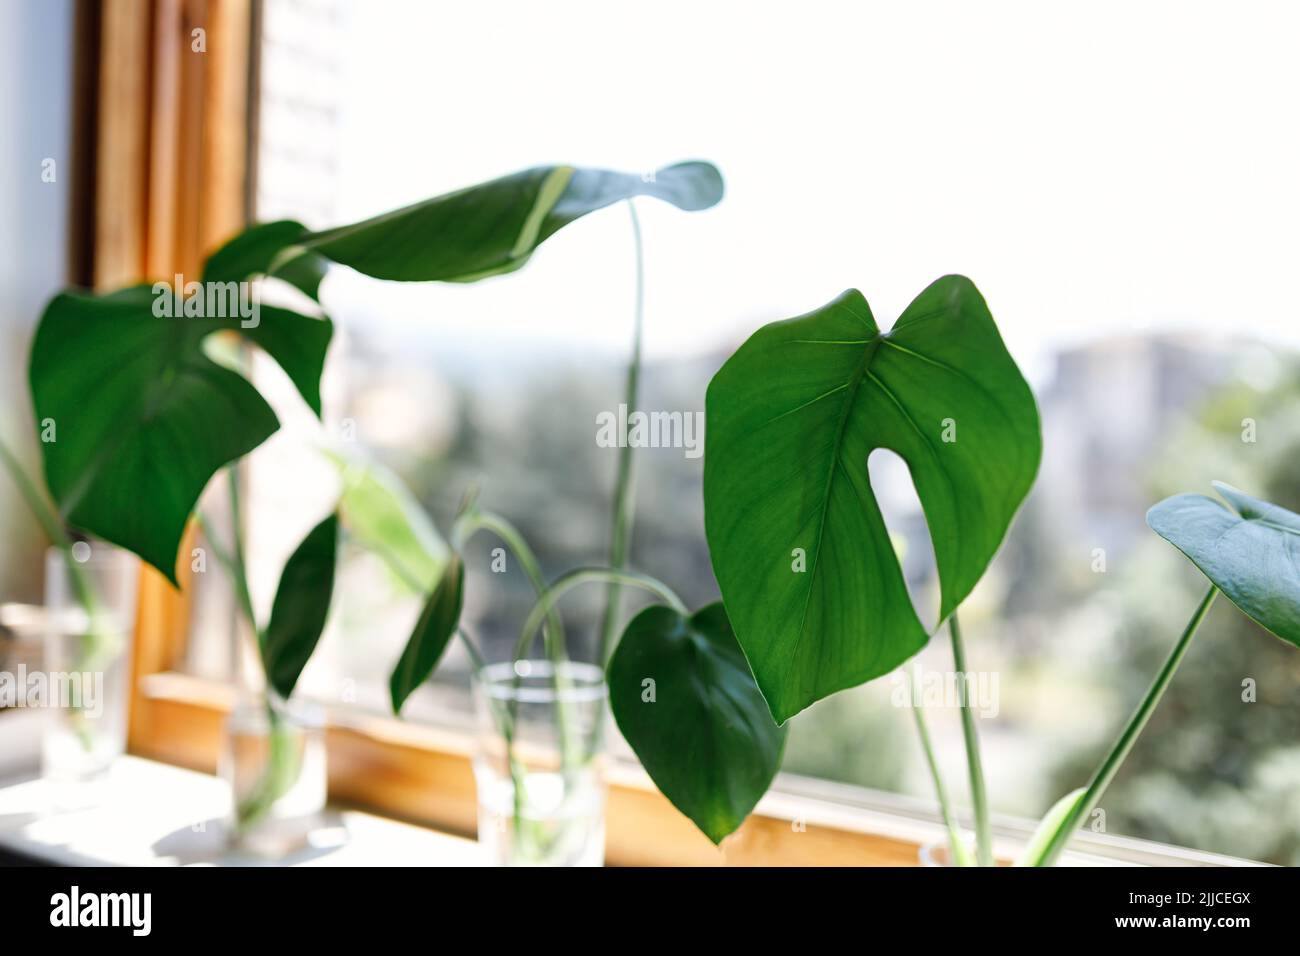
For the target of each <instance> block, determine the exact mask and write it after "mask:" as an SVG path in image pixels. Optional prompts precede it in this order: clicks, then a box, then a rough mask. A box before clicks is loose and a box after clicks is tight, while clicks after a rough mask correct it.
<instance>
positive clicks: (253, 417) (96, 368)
mask: <svg viewBox="0 0 1300 956" xmlns="http://www.w3.org/2000/svg"><path fill="white" fill-rule="evenodd" d="M156 301H158V299H157V297H156V296H155V294H154V292H153V291H152V290H151V288H150V287H149V286H135V287H133V288H129V289H124V290H122V291H120V292H115V293H113V294H111V295H105V296H93V295H89V294H83V293H79V292H64V293H62V294H60V295H58V296H56V297H55V298H54V299H53V300H52V301H51V302H50V304H49V306H48V307H47V308H46V310H45V314H44V315H43V316H42V317H41V322H40V325H39V326H38V327H37V330H36V335H35V338H34V340H33V342H32V352H31V362H30V366H29V376H30V381H31V389H32V400H33V405H34V407H35V410H36V421H37V426H38V428H39V429H40V430H41V431H42V434H43V436H44V440H43V441H42V443H41V452H42V454H43V456H44V465H45V479H46V483H47V485H48V487H49V490H50V494H51V496H52V497H53V498H54V500H55V502H56V503H57V504H58V506H59V509H60V511H61V512H62V514H63V516H64V518H65V520H67V521H68V522H69V523H71V524H73V525H75V526H77V527H79V528H83V529H85V530H86V531H89V532H92V533H94V534H97V535H99V536H100V537H101V538H104V539H105V540H108V541H111V542H113V543H115V544H118V545H121V546H122V547H124V548H126V549H128V550H130V551H133V552H135V553H136V554H138V555H139V556H140V557H141V558H143V559H144V560H145V561H147V562H149V563H150V564H152V565H153V566H154V567H156V568H157V569H158V570H159V571H161V572H162V573H163V574H165V575H166V576H167V578H168V579H169V580H170V581H172V583H173V584H174V583H175V582H176V578H175V564H176V554H177V551H178V549H179V547H180V540H181V535H182V534H183V533H184V530H185V524H186V522H187V521H188V520H189V516H190V514H191V512H192V511H193V510H194V506H195V504H196V502H197V501H198V499H199V495H200V494H201V493H202V491H203V489H204V487H205V486H206V485H207V483H208V480H209V479H210V478H211V477H212V476H213V474H215V473H216V471H217V470H218V469H219V468H221V467H222V466H223V465H225V464H226V463H228V462H231V461H234V460H235V459H237V458H239V457H240V456H241V455H244V454H246V453H247V452H249V451H252V450H253V449H254V448H256V447H257V446H258V445H260V444H261V443H262V442H263V441H265V440H266V438H267V437H268V436H269V435H271V433H272V432H274V431H275V430H276V429H277V428H278V427H279V422H278V421H277V419H276V417H275V414H274V412H272V410H271V407H270V406H269V405H267V403H266V402H265V400H263V398H262V397H261V395H260V394H258V392H257V389H255V388H254V387H253V386H252V385H251V384H250V383H249V382H248V381H247V380H246V379H245V378H244V377H243V376H241V375H239V374H237V373H236V372H233V371H231V370H229V369H227V368H224V367H222V366H220V365H217V364H216V363H214V362H213V361H212V360H211V359H210V358H209V357H208V356H207V355H206V354H205V352H204V350H203V342H204V339H205V338H206V337H207V336H209V335H211V334H212V333H214V332H221V331H231V332H236V333H238V334H239V335H242V336H243V337H244V338H245V339H247V340H249V341H251V342H253V343H255V344H257V345H258V346H259V347H261V348H262V349H263V350H265V351H266V352H267V353H268V354H270V355H271V356H272V357H273V358H274V359H275V360H276V361H277V362H278V363H279V364H280V366H281V368H283V369H284V370H285V372H286V373H287V374H288V376H289V378H290V379H291V380H292V381H293V383H294V384H295V386H297V388H298V391H299V392H300V393H301V394H302V397H303V399H304V400H305V401H306V402H307V404H308V405H310V406H311V408H312V410H313V411H315V412H316V413H317V414H319V413H320V375H321V369H322V367H323V365H324V362H325V350H326V348H327V347H328V345H329V340H330V333H331V325H330V323H329V322H328V321H327V320H320V319H312V318H308V317H306V316H302V315H298V314H297V313H294V312H290V311H287V310H285V309H279V308H274V307H272V306H267V305H262V306H260V310H259V315H258V321H257V325H256V327H250V328H242V327H241V319H240V317H239V316H238V315H235V316H233V317H224V318H223V317H213V318H196V317H175V318H173V317H167V316H164V315H156V314H155V313H154V303H155V302H156Z"/></svg>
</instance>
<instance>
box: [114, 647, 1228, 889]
mask: <svg viewBox="0 0 1300 956" xmlns="http://www.w3.org/2000/svg"><path fill="white" fill-rule="evenodd" d="M234 699H235V693H234V690H233V689H232V688H231V687H229V686H227V685H224V684H220V683H216V682H213V681H208V680H203V679H200V678H195V677H191V676H188V675H185V674H179V673H157V674H151V675H147V676H145V677H143V678H142V679H141V682H140V686H139V693H138V695H137V697H136V706H137V708H138V712H137V713H136V714H135V715H134V719H135V720H138V721H139V722H140V726H141V727H142V728H143V730H144V731H145V732H144V733H143V734H142V735H141V736H140V737H137V738H136V740H137V741H139V740H144V741H147V742H148V744H147V746H141V745H139V744H138V743H137V745H136V747H135V752H137V753H138V754H140V755H141V756H146V757H151V758H154V759H157V760H161V761H164V762H168V763H174V764H178V765H181V766H184V767H188V768H190V769H194V770H201V771H205V772H208V773H212V772H214V771H215V769H216V766H217V759H218V755H219V753H220V748H221V741H222V736H223V730H222V725H223V722H224V719H225V715H226V714H227V713H228V712H229V711H230V708H231V707H232V706H233V704H234ZM329 718H330V719H329V724H328V730H327V745H328V750H329V776H330V798H331V800H332V801H335V802H339V803H342V804H347V805H353V806H359V807H363V808H365V809H367V810H370V811H374V812H378V813H383V814H386V815H388V816H390V817H395V818H398V819H401V820H405V821H408V822H411V823H418V824H423V825H426V826H431V827H434V828H436V829H438V830H440V831H444V832H447V833H453V834H460V835H464V836H471V835H473V834H474V832H475V829H476V825H477V805H476V801H475V789H474V777H473V771H472V768H471V755H472V750H473V742H472V740H471V739H470V738H469V737H468V736H467V735H466V734H464V733H458V732H455V731H451V730H446V729H442V728H435V727H429V726H425V725H420V724H413V723H407V722H403V721H398V720H394V719H390V718H386V717H379V716H374V715H370V714H366V713H363V712H359V711H356V710H346V709H341V710H339V711H338V712H331V713H330V714H329ZM606 777H607V780H608V783H609V797H608V813H607V821H606V853H605V856H606V860H607V862H608V863H610V864H612V865H630V866H659V865H669V866H674V865H676V866H682V865H685V866H723V865H732V866H735V865H740V866H745V865H758V866H914V865H916V864H917V862H918V853H919V850H920V848H921V847H922V846H924V845H926V844H928V843H934V842H939V841H942V840H943V839H944V834H945V831H944V829H943V827H942V825H941V824H940V822H939V821H938V819H937V818H936V817H935V816H934V814H933V812H932V811H931V810H930V809H929V808H926V807H924V805H923V804H920V803H918V802H917V801H914V800H911V799H910V798H906V797H900V796H896V795H892V794H879V793H875V792H870V791H863V790H861V789H859V788H850V787H841V786H836V785H832V784H824V783H822V782H820V781H804V780H800V779H799V778H793V780H792V781H790V785H789V786H786V787H778V788H776V789H774V790H773V791H772V792H770V793H769V794H767V795H766V796H765V797H764V798H763V800H762V801H761V802H760V803H759V805H758V808H757V809H756V810H755V812H754V814H753V815H752V816H751V817H750V819H749V820H748V821H746V823H745V825H744V826H743V827H741V829H740V830H738V831H737V832H736V833H735V834H733V835H732V836H731V837H729V838H728V839H727V840H726V841H724V843H723V845H722V847H721V848H717V847H714V846H713V845H712V844H711V843H710V842H709V841H708V840H707V839H706V838H705V837H704V836H703V835H702V834H700V833H699V831H697V830H696V829H695V827H694V825H693V824H692V823H691V822H690V821H689V820H687V819H686V818H685V817H683V816H682V815H681V814H680V813H679V812H678V811H677V810H676V809H675V808H674V807H673V806H672V805H671V804H670V803H669V802H668V801H667V799H666V798H665V797H663V795H662V794H660V793H659V792H658V791H657V790H656V789H655V788H654V787H653V785H652V784H651V783H650V781H649V779H648V778H647V777H646V775H645V772H644V771H643V770H641V768H640V767H637V766H635V765H629V764H626V763H621V762H612V763H611V765H610V766H609V767H608V768H607V773H606ZM998 823H999V825H998V826H997V827H995V839H996V842H997V846H996V850H997V853H998V856H999V858H1001V859H1010V858H1012V857H1014V854H1015V852H1016V847H1017V846H1018V845H1019V844H1020V843H1021V842H1022V841H1023V840H1024V839H1025V837H1026V836H1027V835H1028V833H1029V831H1030V830H1031V829H1032V824H1031V823H1028V822H1026V821H998ZM1065 862H1066V863H1068V864H1074V865H1163V866H1231V865H1241V864H1244V863H1247V861H1243V860H1236V859H1233V858H1230V857H1223V856H1217V855H1215V854H1209V853H1201V852H1198V851H1194V850H1187V849H1182V848H1179V847H1167V846H1163V845H1160V844H1152V843H1147V842H1144V841H1140V840H1131V839H1125V838H1122V837H1112V836H1108V835H1103V834H1091V833H1085V834H1080V835H1079V836H1078V837H1077V838H1076V839H1075V841H1074V844H1073V845H1072V852H1070V853H1067V855H1066V858H1065Z"/></svg>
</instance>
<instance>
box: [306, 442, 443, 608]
mask: <svg viewBox="0 0 1300 956" xmlns="http://www.w3.org/2000/svg"><path fill="white" fill-rule="evenodd" d="M323 453H324V455H325V457H326V458H328V459H329V460H330V462H331V463H333V465H334V466H335V467H336V468H337V469H338V471H339V477H340V478H341V479H342V482H343V493H342V496H341V497H340V499H339V512H340V514H341V517H342V519H343V526H344V528H345V529H346V530H347V532H348V534H349V535H351V536H352V538H354V539H355V540H356V541H357V543H358V544H360V545H361V546H362V547H363V548H365V549H366V550H367V551H369V552H370V553H371V554H374V555H377V556H378V557H379V559H380V560H381V561H383V562H384V564H386V565H387V566H388V569H389V570H390V571H391V572H392V573H393V575H394V576H395V577H396V578H397V579H398V580H399V581H400V582H402V584H404V585H405V586H406V587H407V588H408V589H410V590H411V591H414V592H416V593H418V594H427V593H428V592H429V590H430V589H431V588H432V587H433V585H434V583H435V582H436V581H437V580H438V576H439V575H440V574H441V573H442V568H443V565H444V563H445V562H446V560H447V553H448V552H447V544H446V542H445V541H443V539H442V536H441V535H440V534H438V529H437V528H436V527H434V524H433V522H432V521H430V520H429V516H428V514H427V513H426V512H425V510H424V508H422V507H421V506H420V503H419V502H418V501H416V500H415V496H414V495H412V494H411V492H410V490H408V489H407V487H406V485H404V484H403V483H402V480H401V479H400V478H398V477H397V475H395V474H393V472H392V471H390V470H389V469H388V468H385V467H384V466H383V465H381V464H380V463H379V462H377V461H374V460H373V459H362V458H360V457H357V456H352V455H347V456H345V455H341V454H339V453H337V452H334V451H329V450H324V451H323Z"/></svg>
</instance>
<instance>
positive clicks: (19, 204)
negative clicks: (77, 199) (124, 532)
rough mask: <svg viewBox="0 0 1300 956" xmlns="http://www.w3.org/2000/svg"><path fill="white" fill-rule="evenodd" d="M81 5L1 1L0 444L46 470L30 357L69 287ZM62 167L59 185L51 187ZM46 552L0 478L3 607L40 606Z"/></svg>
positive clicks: (68, 0) (51, 0)
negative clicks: (38, 331) (43, 319)
mask: <svg viewBox="0 0 1300 956" xmlns="http://www.w3.org/2000/svg"><path fill="white" fill-rule="evenodd" d="M72 27H73V3H72V0H0V137H2V138H3V141H4V148H3V149H0V434H3V435H4V437H5V439H6V441H7V442H8V443H10V444H11V445H12V444H14V443H17V444H18V445H19V450H20V453H21V454H22V455H23V457H24V460H25V461H26V463H27V464H28V465H29V466H34V465H35V462H36V444H35V438H34V435H33V432H32V425H31V418H32V416H31V404H30V398H29V396H28V391H27V377H26V364H27V349H28V346H29V345H30V342H31V332H32V329H33V327H34V326H35V324H36V319H37V317H38V316H39V314H40V310H41V307H42V305H43V304H44V303H45V300H46V299H48V298H49V296H50V295H51V294H52V293H53V292H54V291H55V290H57V289H58V288H60V287H61V286H63V285H64V284H65V281H66V273H67V251H68V250H67V247H68V212H69V208H68V204H69V195H70V191H71V188H72V178H73V177H72V175H71V173H72V169H71V168H70V165H69V162H70V157H69V146H70V141H71V137H70V133H71V104H72V48H73V32H72ZM47 158H50V159H53V160H54V162H55V166H54V174H55V181H54V182H52V183H45V182H43V181H42V178H41V171H42V162H43V160H45V159H47ZM43 544H44V542H43V541H42V539H41V536H40V534H39V532H38V531H37V528H36V526H35V524H34V522H33V521H32V520H31V518H30V516H29V515H28V514H27V512H26V509H25V508H24V507H23V506H22V504H21V503H20V501H19V500H18V499H17V496H16V494H15V492H14V489H13V486H12V484H11V483H10V481H9V480H8V477H7V476H3V475H0V601H5V600H30V599H33V598H37V597H39V590H38V589H39V586H40V580H41V575H40V554H41V551H42V548H43Z"/></svg>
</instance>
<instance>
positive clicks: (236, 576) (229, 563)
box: [195, 511, 257, 633]
mask: <svg viewBox="0 0 1300 956" xmlns="http://www.w3.org/2000/svg"><path fill="white" fill-rule="evenodd" d="M195 517H196V518H197V519H198V522H199V528H200V529H201V530H202V531H203V537H204V538H206V539H207V542H208V547H209V548H211V549H212V553H213V554H214V555H216V557H217V561H218V562H219V563H220V564H221V566H222V567H223V568H225V569H226V573H227V574H229V575H230V579H231V581H232V582H233V583H234V587H235V597H236V600H237V601H238V604H239V609H240V611H241V612H242V613H243V615H244V619H245V620H246V621H247V622H248V626H249V627H250V628H252V630H253V632H254V633H256V632H257V618H256V616H255V615H254V614H253V602H252V599H251V598H250V596H249V593H248V586H247V583H246V582H245V585H244V586H243V587H240V585H239V580H240V579H241V573H240V569H239V565H238V564H236V563H235V560H234V558H232V557H231V555H230V553H229V552H228V551H226V549H225V548H223V547H222V546H221V542H220V541H219V540H218V538H217V535H216V531H215V530H214V529H213V527H212V523H211V522H210V521H208V519H207V516H206V515H204V514H203V512H201V511H197V512H195Z"/></svg>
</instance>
